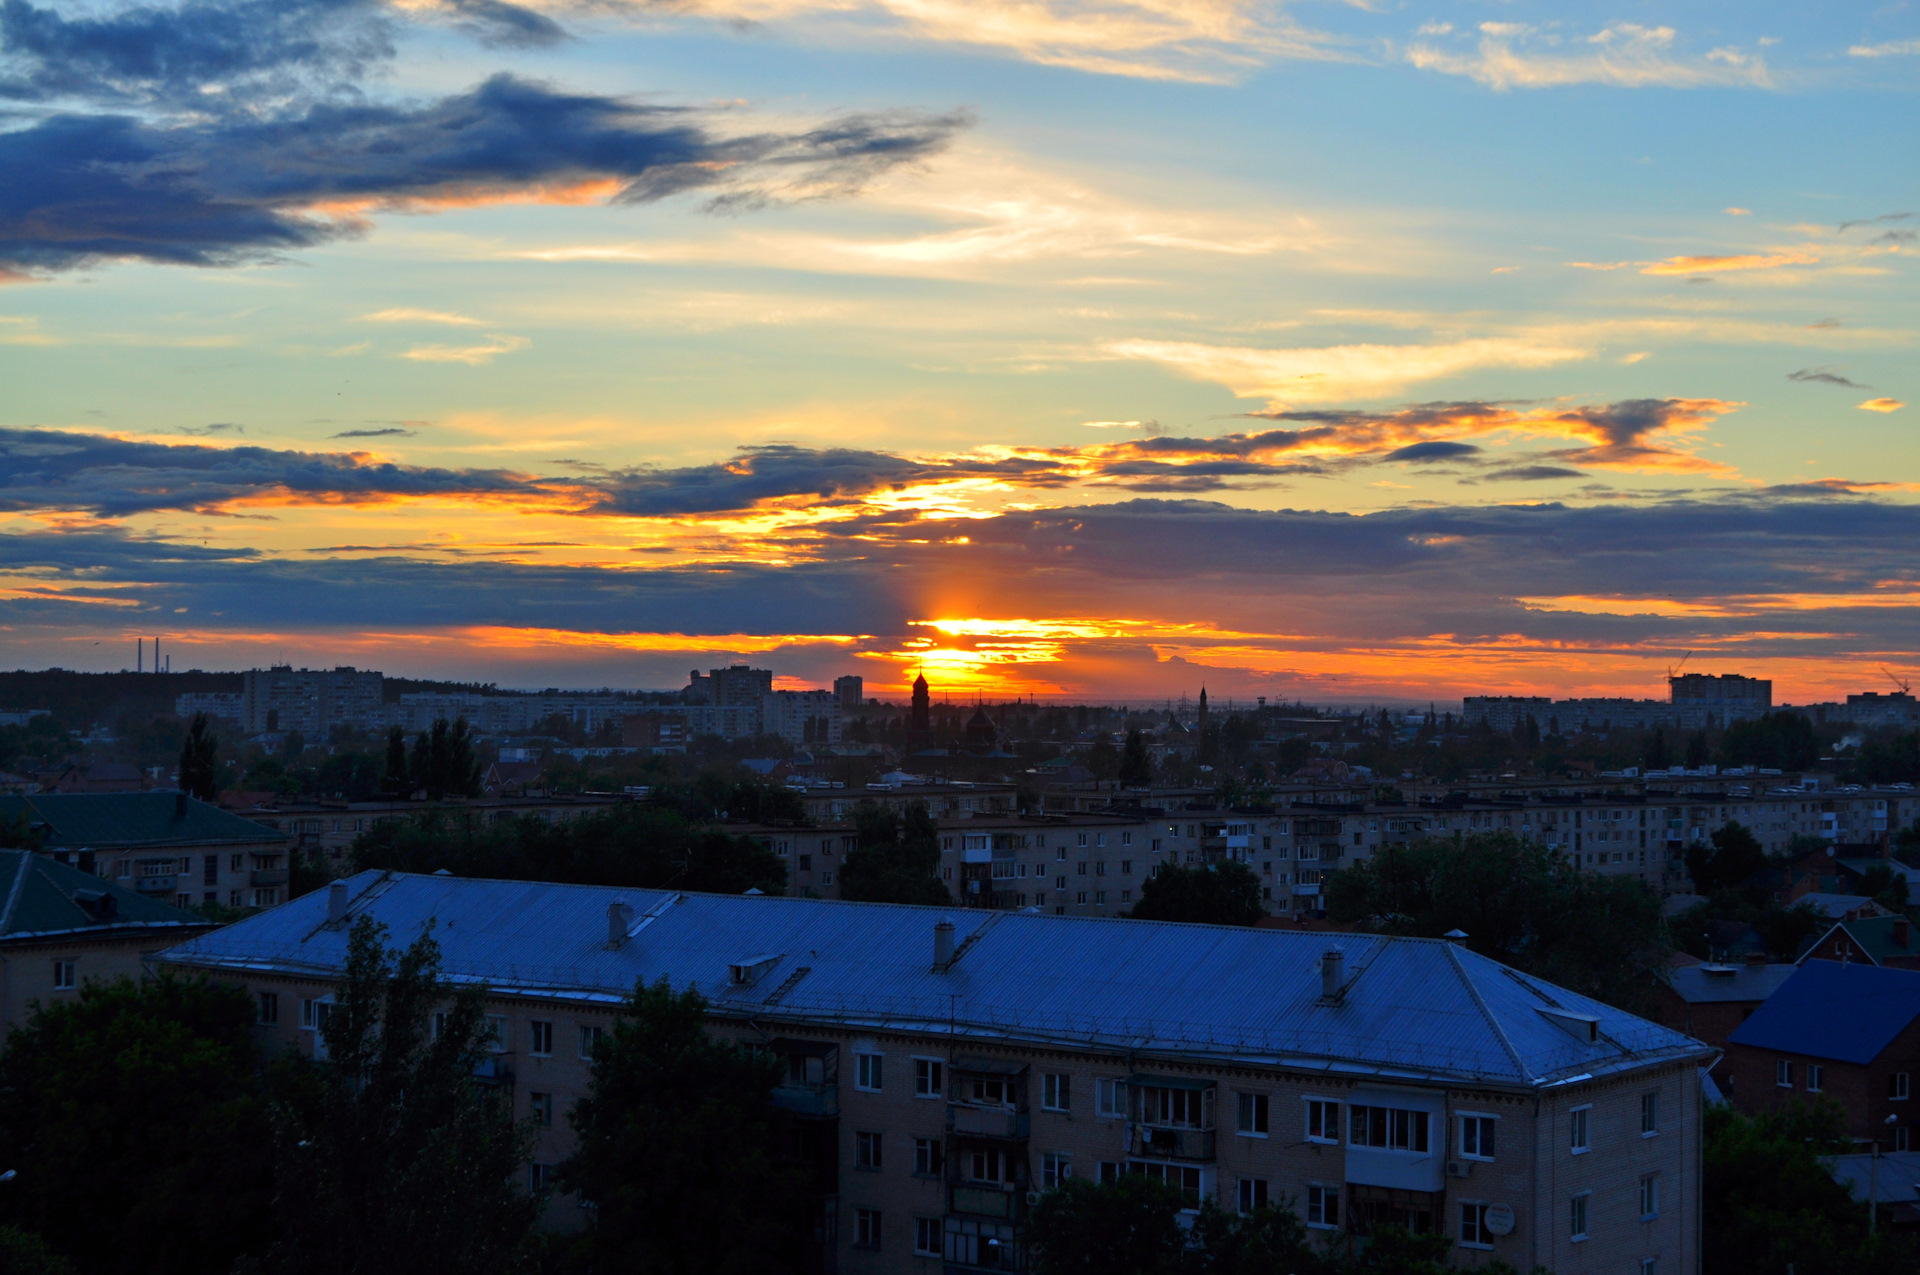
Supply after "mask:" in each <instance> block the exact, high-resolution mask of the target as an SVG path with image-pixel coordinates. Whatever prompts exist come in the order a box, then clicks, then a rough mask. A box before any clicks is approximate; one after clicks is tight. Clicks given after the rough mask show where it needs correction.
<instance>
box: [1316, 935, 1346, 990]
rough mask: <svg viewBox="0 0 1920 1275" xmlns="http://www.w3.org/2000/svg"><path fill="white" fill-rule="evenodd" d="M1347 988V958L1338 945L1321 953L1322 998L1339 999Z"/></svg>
mask: <svg viewBox="0 0 1920 1275" xmlns="http://www.w3.org/2000/svg"><path fill="white" fill-rule="evenodd" d="M1346 990H1347V958H1346V954H1345V953H1343V952H1342V951H1341V950H1340V949H1339V948H1337V947H1330V948H1328V949H1327V950H1326V951H1325V952H1323V953H1321V954H1320V999H1321V1000H1322V1001H1325V1002H1332V1001H1337V1000H1339V999H1340V996H1341V994H1342V993H1344V992H1345V991H1346Z"/></svg>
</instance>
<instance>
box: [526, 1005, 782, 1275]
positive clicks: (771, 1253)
mask: <svg viewBox="0 0 1920 1275" xmlns="http://www.w3.org/2000/svg"><path fill="white" fill-rule="evenodd" d="M706 1009H707V1001H706V998H705V997H703V996H701V995H700V993H699V992H698V991H696V990H693V989H692V988H689V989H688V990H687V991H684V992H675V991H674V990H673V988H672V987H671V986H670V985H669V984H668V983H667V981H666V980H665V979H664V978H663V979H661V980H660V981H659V982H658V983H655V984H653V985H652V986H647V985H645V984H641V985H639V986H636V987H635V988H634V990H633V995H632V997H631V998H630V999H629V1000H628V1002H627V1005H626V1012H625V1014H624V1015H623V1016H622V1017H621V1018H620V1019H619V1020H618V1021H616V1022H615V1023H614V1025H613V1030H612V1031H611V1032H610V1033H608V1035H607V1036H606V1038H605V1039H603V1040H602V1041H601V1043H600V1045H599V1047H598V1048H597V1049H596V1050H595V1051H594V1064H593V1080H592V1084H591V1088H590V1090H589V1092H588V1094H587V1096H586V1097H584V1098H582V1099H581V1100H580V1101H579V1103H578V1104H577V1105H576V1106H575V1107H574V1109H573V1111H572V1112H571V1113H570V1114H569V1116H568V1120H569V1121H570V1122H571V1123H572V1125H573V1128H574V1131H575V1132H576V1133H577V1134H578V1135H579V1139H580V1142H579V1147H578V1149H577V1150H576V1151H575V1152H574V1154H573V1155H572V1157H571V1158H569V1159H568V1160H567V1161H566V1162H565V1163H563V1164H562V1165H560V1167H559V1171H558V1175H557V1176H558V1181H559V1183H560V1185H561V1186H562V1187H563V1188H564V1189H566V1190H569V1191H576V1192H578V1193H579V1195H580V1198H581V1199H582V1200H584V1201H586V1202H587V1203H589V1204H591V1205H592V1206H593V1207H594V1213H595V1217H596V1222H595V1225H594V1227H593V1229H592V1231H591V1232H589V1233H588V1235H587V1237H586V1239H585V1240H584V1241H583V1247H584V1253H583V1256H584V1258H585V1259H586V1261H585V1265H586V1267H587V1269H588V1270H590V1271H622V1272H626V1271H632V1272H640V1273H642V1275H709V1273H711V1275H757V1273H758V1272H760V1271H775V1270H799V1269H802V1268H803V1267H804V1266H805V1264H806V1263H805V1261H804V1255H805V1250H806V1248H807V1244H808V1240H809V1237H810V1234H811V1218H812V1201H811V1198H810V1197H809V1195H808V1194H807V1186H808V1184H807V1182H806V1179H805V1177H804V1176H803V1174H802V1172H801V1169H800V1167H799V1166H798V1165H797V1164H795V1163H794V1162H793V1161H792V1160H791V1159H789V1157H788V1156H787V1155H786V1154H785V1149H786V1146H787V1145H788V1143H787V1134H788V1132H789V1131H788V1129H787V1127H786V1125H785V1122H784V1119H783V1117H782V1116H781V1113H780V1112H779V1110H778V1109H777V1108H776V1107H775V1105H774V1096H773V1091H774V1088H775V1087H776V1086H777V1085H778V1084H779V1083H780V1081H781V1079H782V1077H783V1074H784V1067H783V1065H782V1063H781V1062H780V1061H779V1060H778V1059H776V1058H775V1057H773V1056H772V1055H769V1054H759V1053H749V1052H748V1051H746V1050H744V1049H742V1048H741V1047H740V1046H739V1045H737V1044H734V1043H733V1042H731V1041H724V1040H715V1039H714V1038H712V1037H711V1036H709V1035H708V1034H707V1031H706V1021H705V1019H706Z"/></svg>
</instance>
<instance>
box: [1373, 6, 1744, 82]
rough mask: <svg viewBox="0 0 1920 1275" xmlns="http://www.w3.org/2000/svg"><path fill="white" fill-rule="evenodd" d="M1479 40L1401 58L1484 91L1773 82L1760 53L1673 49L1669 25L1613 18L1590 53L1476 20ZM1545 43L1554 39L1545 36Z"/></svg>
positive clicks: (1592, 40) (1416, 49)
mask: <svg viewBox="0 0 1920 1275" xmlns="http://www.w3.org/2000/svg"><path fill="white" fill-rule="evenodd" d="M1480 30H1481V32H1482V38H1481V40H1480V44H1479V47H1478V48H1477V49H1476V50H1475V51H1474V52H1472V53H1453V52H1449V51H1447V50H1444V49H1438V48H1435V47H1433V46H1431V45H1426V44H1416V45H1413V46H1412V47H1411V48H1409V49H1408V50H1407V60H1408V61H1409V62H1411V63H1413V64H1414V65H1415V66H1417V67H1419V68H1421V69H1422V70H1427V71H1439V72H1441V73H1443V74H1446V75H1464V76H1467V77H1468V78H1470V79H1473V80H1477V81H1479V82H1480V83H1482V84H1484V85H1486V86H1487V87H1488V88H1491V89H1496V90H1500V91H1502V92H1504V91H1506V90H1508V89H1515V88H1521V89H1539V88H1556V87H1560V86H1564V85H1569V84H1607V85H1612V86H1614V87H1616V88H1648V87H1656V86H1657V87H1663V88H1704V87H1708V86H1712V85H1744V86H1748V87H1754V88H1767V87H1770V86H1771V84H1772V79H1771V76H1770V75H1769V73H1768V71H1767V64H1766V61H1765V59H1764V58H1762V57H1760V56H1759V55H1758V54H1747V53H1744V52H1742V51H1741V50H1739V49H1735V48H1719V49H1715V50H1713V51H1712V52H1710V53H1708V54H1707V55H1706V56H1705V57H1703V58H1692V59H1688V58H1682V57H1677V56H1675V55H1674V53H1673V42H1674V30H1673V28H1672V27H1645V26H1641V25H1639V24H1638V23H1633V22H1618V23H1615V24H1614V25H1612V26H1609V27H1605V28H1603V29H1601V30H1600V31H1598V32H1596V33H1594V34H1593V35H1590V36H1588V37H1586V39H1585V40H1584V41H1583V43H1584V44H1586V45H1587V46H1588V48H1589V49H1590V50H1591V52H1567V53H1561V52H1542V51H1538V50H1536V49H1534V48H1532V47H1531V46H1528V45H1523V44H1522V41H1523V40H1524V39H1525V38H1526V37H1527V36H1529V35H1530V34H1531V29H1530V28H1527V27H1523V26H1521V25H1520V24H1518V23H1510V22H1483V23H1481V24H1480ZM1545 43H1547V44H1548V46H1549V47H1551V46H1552V44H1553V43H1554V42H1553V41H1546V42H1545Z"/></svg>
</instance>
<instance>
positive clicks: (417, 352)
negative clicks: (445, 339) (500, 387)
mask: <svg viewBox="0 0 1920 1275" xmlns="http://www.w3.org/2000/svg"><path fill="white" fill-rule="evenodd" d="M527 345H528V341H527V338H525V337H523V336H506V335H504V334H502V333H498V332H496V333H494V334H493V335H491V336H489V337H488V338H487V343H486V344H485V345H418V346H415V347H414V348H413V349H411V350H408V351H407V352H406V354H405V355H404V356H403V357H405V358H409V359H414V360H416V361H418V362H421V363H465V364H466V365H467V366H469V367H478V366H479V365H480V364H482V363H491V362H493V360H494V359H495V358H496V357H498V356H499V355H502V354H511V353H513V352H514V351H515V350H524V349H526V348H527Z"/></svg>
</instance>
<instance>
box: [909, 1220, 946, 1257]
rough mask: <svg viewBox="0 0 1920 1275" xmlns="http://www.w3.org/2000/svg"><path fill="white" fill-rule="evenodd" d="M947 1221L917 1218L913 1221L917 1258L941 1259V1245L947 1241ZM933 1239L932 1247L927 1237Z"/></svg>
mask: <svg viewBox="0 0 1920 1275" xmlns="http://www.w3.org/2000/svg"><path fill="white" fill-rule="evenodd" d="M946 1226H947V1223H946V1219H945V1218H939V1217H916V1218H914V1219H913V1255H914V1256H915V1257H939V1256H940V1255H941V1245H942V1243H944V1241H945V1239H946ZM929 1235H931V1236H932V1237H933V1239H932V1241H931V1247H929V1241H928V1239H927V1237H928V1236H929Z"/></svg>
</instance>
